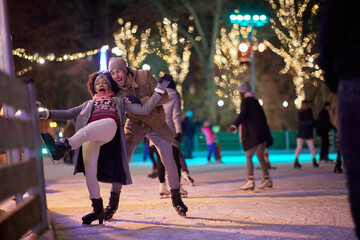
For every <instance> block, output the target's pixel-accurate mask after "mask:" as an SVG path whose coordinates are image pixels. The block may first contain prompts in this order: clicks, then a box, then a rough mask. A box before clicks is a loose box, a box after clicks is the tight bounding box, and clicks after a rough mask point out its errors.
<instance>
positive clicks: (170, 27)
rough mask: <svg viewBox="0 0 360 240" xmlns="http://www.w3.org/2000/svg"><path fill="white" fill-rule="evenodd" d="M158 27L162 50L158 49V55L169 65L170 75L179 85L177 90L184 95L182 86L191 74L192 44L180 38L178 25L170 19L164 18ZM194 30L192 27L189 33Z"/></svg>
mask: <svg viewBox="0 0 360 240" xmlns="http://www.w3.org/2000/svg"><path fill="white" fill-rule="evenodd" d="M157 26H158V30H159V34H160V38H161V46H162V48H161V50H159V49H158V50H157V51H156V54H157V55H158V56H159V57H161V58H162V59H163V60H164V61H165V62H166V63H167V64H168V68H169V72H170V74H171V75H172V77H173V79H174V81H175V82H177V83H178V84H177V86H176V88H177V90H178V91H179V93H180V94H182V87H181V85H182V83H183V82H184V80H185V78H186V76H187V75H188V73H189V62H190V55H191V51H190V48H191V44H190V43H189V42H188V41H186V40H185V38H179V36H178V24H177V23H171V21H170V20H169V19H167V18H164V19H163V21H162V23H160V22H158V23H157ZM193 30H194V29H193V28H192V27H191V26H190V27H189V30H188V31H189V33H191V32H192V31H193Z"/></svg>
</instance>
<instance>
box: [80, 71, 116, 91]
mask: <svg viewBox="0 0 360 240" xmlns="http://www.w3.org/2000/svg"><path fill="white" fill-rule="evenodd" d="M100 73H101V74H104V75H105V76H106V77H107V79H109V81H110V84H111V90H112V91H113V92H114V93H115V95H116V94H117V93H118V92H119V87H118V85H117V83H116V82H115V81H114V79H113V78H112V77H111V75H110V73H109V71H100V72H94V73H92V74H90V75H89V80H88V82H87V87H88V90H89V92H90V94H91V96H94V95H95V94H96V92H95V88H94V81H95V79H96V77H97V75H99V74H100Z"/></svg>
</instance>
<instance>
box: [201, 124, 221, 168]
mask: <svg viewBox="0 0 360 240" xmlns="http://www.w3.org/2000/svg"><path fill="white" fill-rule="evenodd" d="M201 131H202V132H203V133H204V135H205V140H206V145H207V150H208V151H207V164H210V163H211V156H212V155H213V156H214V160H215V161H214V162H215V163H220V162H221V161H220V159H218V152H217V146H216V142H215V137H216V134H215V133H214V132H213V130H212V128H211V124H210V122H209V121H205V122H204V124H203V127H202V128H201Z"/></svg>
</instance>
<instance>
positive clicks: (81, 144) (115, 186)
mask: <svg viewBox="0 0 360 240" xmlns="http://www.w3.org/2000/svg"><path fill="white" fill-rule="evenodd" d="M168 83H169V77H168V76H166V77H164V78H163V79H160V81H159V83H158V84H157V87H156V89H157V90H156V92H154V94H153V96H152V97H151V98H150V99H149V101H147V102H146V103H145V104H144V105H141V104H129V103H126V102H124V101H123V99H122V98H121V97H115V94H116V93H117V91H118V87H117V84H116V83H115V82H114V81H113V80H112V79H111V76H110V74H109V73H108V72H96V73H93V74H91V75H90V76H89V80H88V82H87V86H88V89H89V92H90V93H91V95H92V96H93V99H92V100H88V101H86V102H84V103H83V104H81V105H79V106H77V107H74V108H71V109H68V110H45V111H44V112H39V117H40V118H42V119H53V120H70V119H74V118H76V127H75V129H76V132H75V134H74V135H73V136H72V137H70V138H67V139H64V140H62V141H61V142H59V143H58V142H55V141H54V139H53V138H52V137H51V135H50V134H48V133H42V134H41V136H42V139H43V141H44V144H45V146H46V147H47V149H48V150H49V153H50V155H51V157H52V158H53V159H54V160H59V159H61V158H62V157H64V155H65V154H67V153H68V152H70V150H74V149H75V154H74V162H75V170H74V174H75V173H78V172H83V173H84V174H85V179H86V185H87V188H88V191H89V197H90V199H91V202H92V207H93V212H91V213H89V214H87V215H85V216H84V217H82V221H83V223H84V224H91V223H92V222H93V221H95V220H99V223H100V224H102V223H103V220H104V218H105V220H107V219H106V214H107V216H109V214H110V215H111V217H112V215H113V214H114V213H115V211H116V210H117V207H118V202H119V196H120V192H121V188H122V185H128V184H131V183H132V180H131V176H130V171H129V164H128V161H127V156H126V152H125V151H124V150H125V139H124V130H123V127H122V126H123V121H124V113H125V111H126V112H131V113H134V114H148V113H149V112H150V111H151V110H152V109H153V108H154V107H155V104H156V103H157V102H158V101H159V100H160V99H161V94H162V93H163V91H164V90H165V88H166V86H167V85H168ZM99 181H100V182H107V183H111V184H112V189H111V196H110V204H109V206H108V207H107V208H106V209H105V212H104V207H103V200H102V198H101V196H100V186H99Z"/></svg>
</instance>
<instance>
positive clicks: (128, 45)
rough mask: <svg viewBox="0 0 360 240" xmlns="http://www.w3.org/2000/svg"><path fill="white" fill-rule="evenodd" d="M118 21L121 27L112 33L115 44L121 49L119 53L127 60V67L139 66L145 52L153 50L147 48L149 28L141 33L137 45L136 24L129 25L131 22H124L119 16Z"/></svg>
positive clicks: (145, 54) (144, 56)
mask: <svg viewBox="0 0 360 240" xmlns="http://www.w3.org/2000/svg"><path fill="white" fill-rule="evenodd" d="M118 23H119V24H120V25H121V28H120V30H118V31H117V32H115V33H114V39H115V44H116V46H117V47H118V48H119V49H120V50H121V55H122V57H123V58H125V59H126V60H127V62H128V65H129V67H131V68H139V67H140V66H141V64H142V62H143V61H144V60H145V58H146V56H147V54H149V53H152V52H153V50H151V49H150V48H149V36H150V32H151V29H150V28H149V29H146V30H145V32H143V33H141V37H140V45H139V37H137V36H136V35H135V34H136V33H137V30H138V26H137V25H134V26H131V22H126V23H125V24H124V20H123V19H121V18H119V19H118Z"/></svg>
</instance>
